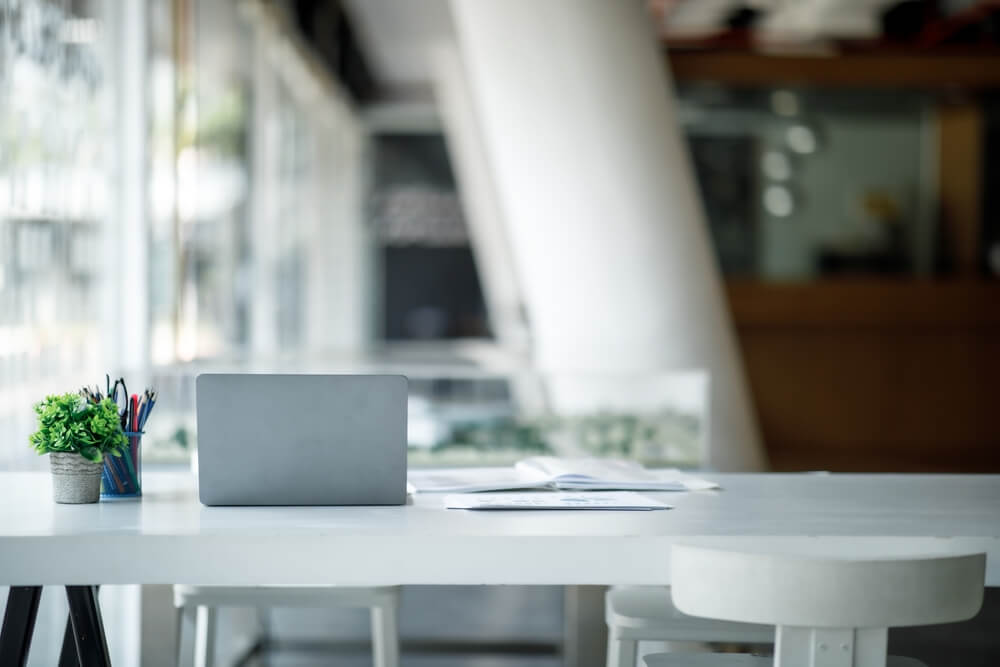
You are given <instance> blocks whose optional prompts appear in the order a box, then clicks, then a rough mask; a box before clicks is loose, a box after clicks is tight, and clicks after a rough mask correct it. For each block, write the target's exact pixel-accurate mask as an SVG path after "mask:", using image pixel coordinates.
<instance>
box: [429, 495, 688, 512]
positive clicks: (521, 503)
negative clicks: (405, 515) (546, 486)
mask: <svg viewBox="0 0 1000 667" xmlns="http://www.w3.org/2000/svg"><path fill="white" fill-rule="evenodd" d="M444 504H445V507H447V508H448V509H464V510H639V511H647V510H665V509H671V507H672V506H671V505H668V504H666V503H664V502H662V501H660V500H657V499H655V498H649V497H647V496H644V495H641V494H639V493H634V492H630V491H626V492H621V493H593V492H591V493H563V492H556V493H552V492H543V493H523V492H522V493H453V494H449V495H447V496H445V498H444Z"/></svg>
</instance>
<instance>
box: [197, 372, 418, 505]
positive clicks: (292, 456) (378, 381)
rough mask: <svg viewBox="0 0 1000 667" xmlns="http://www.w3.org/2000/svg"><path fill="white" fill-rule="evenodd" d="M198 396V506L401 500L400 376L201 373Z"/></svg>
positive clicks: (403, 448) (403, 487)
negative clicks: (201, 504) (199, 504)
mask: <svg viewBox="0 0 1000 667" xmlns="http://www.w3.org/2000/svg"><path fill="white" fill-rule="evenodd" d="M196 394H197V406H198V478H199V494H200V498H201V502H202V503H204V504H206V505H400V504H402V503H403V502H405V500H406V396H407V381H406V378H405V377H403V376H401V375H265V374H208V373H206V374H202V375H199V376H198V378H197V381H196Z"/></svg>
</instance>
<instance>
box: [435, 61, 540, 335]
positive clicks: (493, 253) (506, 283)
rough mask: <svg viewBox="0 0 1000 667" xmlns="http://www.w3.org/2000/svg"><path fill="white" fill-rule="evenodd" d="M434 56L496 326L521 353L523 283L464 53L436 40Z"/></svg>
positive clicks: (438, 95)
mask: <svg viewBox="0 0 1000 667" xmlns="http://www.w3.org/2000/svg"><path fill="white" fill-rule="evenodd" d="M430 61H431V66H432V71H433V80H434V98H435V101H436V102H437V106H438V109H439V111H440V114H441V121H442V124H443V126H444V130H445V137H446V139H447V144H448V154H449V156H450V157H451V161H452V164H453V165H454V168H455V180H456V182H457V183H458V190H459V194H460V195H461V198H462V206H463V208H464V209H465V213H466V216H465V217H466V221H467V225H468V229H469V240H470V243H471V245H472V249H473V253H474V255H475V258H476V266H477V268H478V270H479V279H480V282H481V283H482V286H483V297H484V300H485V301H486V307H487V310H488V311H489V314H490V321H491V325H492V327H493V332H494V334H495V335H496V338H497V341H498V342H499V343H500V345H501V346H503V347H504V348H505V349H506V350H507V351H509V352H511V353H513V354H514V355H519V354H522V353H524V351H525V350H526V348H527V346H528V332H527V331H526V326H525V324H526V323H525V322H524V314H523V309H524V304H523V303H522V302H521V288H520V286H519V284H518V278H517V273H516V269H515V266H514V262H513V258H512V256H511V250H510V241H509V239H508V234H507V229H506V227H505V224H504V216H503V210H502V204H501V202H500V199H499V197H498V196H497V192H496V184H495V182H494V180H493V173H492V172H491V170H490V169H489V165H488V164H487V160H486V150H485V147H484V146H483V137H482V131H481V129H480V127H479V125H478V123H479V118H478V116H477V114H476V109H475V108H474V106H473V102H472V96H471V94H470V91H469V84H468V81H467V78H466V74H465V70H464V67H463V65H462V59H461V56H460V54H459V53H458V50H457V47H456V46H455V45H454V44H451V43H441V44H437V45H435V47H434V49H433V52H432V53H431V57H430Z"/></svg>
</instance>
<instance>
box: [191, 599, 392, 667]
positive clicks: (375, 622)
mask: <svg viewBox="0 0 1000 667" xmlns="http://www.w3.org/2000/svg"><path fill="white" fill-rule="evenodd" d="M174 607H175V608H176V609H177V617H178V624H177V664H178V666H179V667H186V666H187V665H194V666H195V667H212V663H213V660H214V655H215V623H216V609H217V608H218V607H341V608H343V607H347V608H365V607H367V608H369V609H370V610H371V626H372V652H373V654H374V658H375V667H399V631H398V628H397V626H396V610H397V609H398V608H399V587H398V586H383V587H376V588H341V587H333V586H331V587H315V586H301V587H299V586H290V587H281V586H273V587H272V586H258V587H228V586H174ZM185 633H193V635H194V641H193V642H189V643H188V646H189V649H188V651H187V652H186V653H187V654H186V655H181V650H182V648H181V647H182V646H183V645H184V644H183V642H182V638H183V637H184V634H185Z"/></svg>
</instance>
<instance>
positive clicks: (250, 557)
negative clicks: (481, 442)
mask: <svg viewBox="0 0 1000 667" xmlns="http://www.w3.org/2000/svg"><path fill="white" fill-rule="evenodd" d="M710 477H711V479H713V480H714V481H717V482H719V483H720V484H721V485H722V487H723V488H722V490H720V491H704V492H695V493H665V494H650V495H653V496H656V497H660V498H662V499H664V500H665V501H667V502H669V503H671V504H673V505H674V506H675V508H676V509H673V510H667V511H657V512H565V511H564V512H550V511H532V512H489V513H486V512H467V511H461V510H446V509H443V508H442V504H441V502H442V497H441V496H437V495H418V496H416V498H415V499H414V500H413V501H412V503H411V504H409V505H407V506H404V507H258V508H249V507H240V508H230V507H203V506H202V505H201V504H199V502H198V499H197V494H196V491H195V485H194V479H193V478H192V477H191V476H190V475H186V474H179V473H176V474H147V475H145V476H144V481H145V488H144V492H145V493H146V496H145V497H144V498H143V499H142V501H113V502H102V503H100V504H96V505H56V504H55V503H53V502H52V500H51V497H52V496H51V486H50V478H49V475H48V474H47V473H0V585H10V584H17V585H24V584H91V583H93V584H97V583H102V584H133V583H190V584H218V585H253V584H274V585H278V584H284V585H292V584H340V585H382V584H629V583H631V584H657V583H669V566H668V564H669V563H668V556H669V547H670V545H671V544H672V543H675V542H693V541H697V542H699V543H711V544H717V545H721V546H730V547H732V548H740V549H754V548H757V549H772V548H778V549H786V550H795V551H804V552H808V553H816V554H843V555H849V556H853V557H860V558H864V557H886V556H892V555H897V554H943V553H970V552H977V551H985V552H987V553H988V554H989V562H988V565H987V582H988V583H989V584H990V585H992V586H1000V475H804V474H802V475H734V474H716V475H711V476H710Z"/></svg>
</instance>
